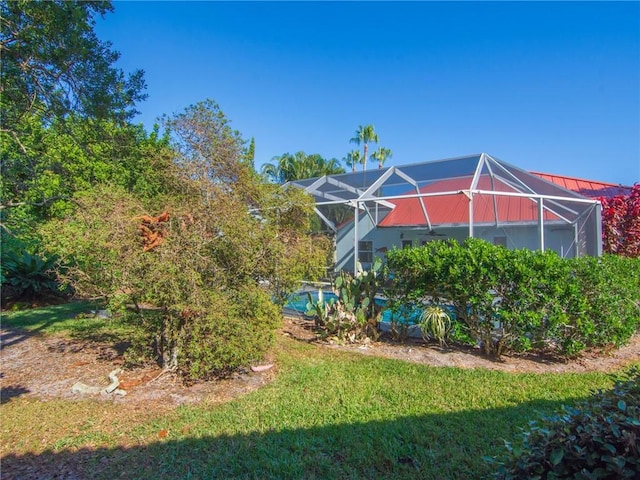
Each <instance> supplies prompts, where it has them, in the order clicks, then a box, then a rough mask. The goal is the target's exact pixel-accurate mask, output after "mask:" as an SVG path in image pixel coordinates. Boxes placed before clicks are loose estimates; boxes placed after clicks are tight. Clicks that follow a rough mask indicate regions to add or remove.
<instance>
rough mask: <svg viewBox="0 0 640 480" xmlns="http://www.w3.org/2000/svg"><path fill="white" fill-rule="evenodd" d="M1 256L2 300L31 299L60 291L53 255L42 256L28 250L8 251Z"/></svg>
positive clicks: (55, 259)
mask: <svg viewBox="0 0 640 480" xmlns="http://www.w3.org/2000/svg"><path fill="white" fill-rule="evenodd" d="M3 257H4V258H3V259H2V284H3V295H2V296H3V300H5V299H7V300H8V299H9V298H10V299H11V300H19V299H33V298H34V297H37V296H48V295H58V294H60V293H61V285H60V282H59V281H58V276H57V274H56V267H57V265H58V258H57V257H56V256H55V255H51V256H49V257H46V258H44V257H41V256H40V255H36V254H31V253H28V252H22V253H17V252H15V251H10V252H8V254H6V255H3Z"/></svg>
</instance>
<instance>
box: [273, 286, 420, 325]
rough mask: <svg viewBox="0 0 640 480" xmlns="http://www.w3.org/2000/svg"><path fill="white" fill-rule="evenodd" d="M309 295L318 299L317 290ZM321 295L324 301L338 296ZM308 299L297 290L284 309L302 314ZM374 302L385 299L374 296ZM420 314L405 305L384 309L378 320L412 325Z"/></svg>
mask: <svg viewBox="0 0 640 480" xmlns="http://www.w3.org/2000/svg"><path fill="white" fill-rule="evenodd" d="M310 293H311V297H312V298H313V300H314V301H317V300H318V292H317V291H312V292H310ZM322 295H323V297H324V300H325V301H327V302H328V301H330V299H334V300H337V299H338V296H337V295H336V294H335V293H333V292H326V291H323V292H322ZM308 301H309V297H308V296H307V292H298V293H294V294H293V295H291V297H290V298H289V301H288V302H287V303H286V304H285V309H288V310H293V311H295V312H296V313H299V314H300V315H304V313H305V312H306V311H307V302H308ZM375 302H376V303H377V304H378V305H382V306H384V305H386V303H387V300H386V299H384V298H376V299H375ZM421 314H422V310H420V309H419V308H415V307H407V308H403V309H400V310H398V311H396V312H393V311H391V310H384V311H383V312H382V318H381V319H380V321H381V322H382V323H391V322H392V321H394V320H395V321H396V322H399V323H404V324H409V325H414V324H417V323H419V322H420V315H421Z"/></svg>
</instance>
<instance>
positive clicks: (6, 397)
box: [0, 385, 30, 405]
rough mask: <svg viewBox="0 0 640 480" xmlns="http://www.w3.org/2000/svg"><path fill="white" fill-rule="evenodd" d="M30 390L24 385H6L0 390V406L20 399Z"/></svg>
mask: <svg viewBox="0 0 640 480" xmlns="http://www.w3.org/2000/svg"><path fill="white" fill-rule="evenodd" d="M29 392H30V390H29V389H28V388H26V387H23V386H22V385H6V386H2V388H0V405H4V404H5V403H8V402H10V401H11V400H13V399H14V398H18V397H19V396H21V395H24V394H25V393H29Z"/></svg>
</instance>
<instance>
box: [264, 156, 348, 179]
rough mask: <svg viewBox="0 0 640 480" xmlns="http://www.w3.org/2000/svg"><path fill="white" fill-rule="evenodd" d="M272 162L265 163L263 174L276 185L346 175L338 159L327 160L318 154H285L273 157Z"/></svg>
mask: <svg viewBox="0 0 640 480" xmlns="http://www.w3.org/2000/svg"><path fill="white" fill-rule="evenodd" d="M271 162H272V163H265V164H264V165H263V166H262V169H261V172H262V175H263V176H264V177H265V178H266V179H267V180H270V181H272V182H274V183H286V182H289V181H292V180H301V179H303V178H313V177H321V176H322V175H333V174H336V173H344V168H342V166H341V165H340V162H338V160H337V159H335V158H332V159H329V160H326V159H324V158H323V157H322V156H321V155H319V154H317V153H312V154H311V155H307V154H306V153H304V152H303V151H299V152H296V153H294V154H290V153H283V154H282V155H280V156H275V157H273V158H272V159H271Z"/></svg>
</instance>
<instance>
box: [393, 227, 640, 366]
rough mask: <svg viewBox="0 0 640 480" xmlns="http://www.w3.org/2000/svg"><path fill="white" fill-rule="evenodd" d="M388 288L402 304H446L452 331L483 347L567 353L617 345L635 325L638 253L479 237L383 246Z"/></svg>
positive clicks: (639, 313) (639, 308) (495, 351)
mask: <svg viewBox="0 0 640 480" xmlns="http://www.w3.org/2000/svg"><path fill="white" fill-rule="evenodd" d="M387 257H388V266H389V268H390V270H391V272H392V273H393V275H394V282H393V284H392V285H391V287H390V289H389V290H388V291H387V294H388V295H389V296H390V297H391V298H392V299H393V300H394V301H395V302H399V303H405V304H428V303H435V304H449V305H451V307H452V308H453V310H454V312H455V317H456V318H455V322H456V329H454V331H455V330H457V331H464V332H466V333H468V335H469V336H470V337H471V338H474V339H476V340H477V341H478V342H479V343H480V344H481V345H482V346H483V348H484V351H485V353H486V354H492V355H496V356H500V355H501V354H503V353H506V352H510V351H525V350H530V349H545V350H551V351H553V352H556V353H559V354H562V355H566V356H570V355H575V354H577V353H578V352H580V351H582V350H584V349H585V348H588V347H603V346H606V345H609V344H613V345H615V346H621V345H623V344H624V343H625V342H627V341H628V340H629V338H630V337H631V335H632V334H633V333H634V332H635V331H636V330H637V329H638V328H639V327H640V259H631V258H623V257H617V256H610V255H605V256H603V257H601V258H592V257H583V258H578V259H563V258H560V257H559V256H558V255H557V254H556V253H555V252H552V251H547V252H540V251H531V250H507V249H506V248H504V247H500V246H494V245H491V244H490V243H488V242H485V241H483V240H479V239H468V240H467V241H465V242H464V243H463V244H459V243H458V242H456V241H454V240H447V241H438V242H430V243H429V244H427V245H425V246H423V247H418V248H410V249H403V250H397V249H396V250H392V251H390V252H388V254H387Z"/></svg>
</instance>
